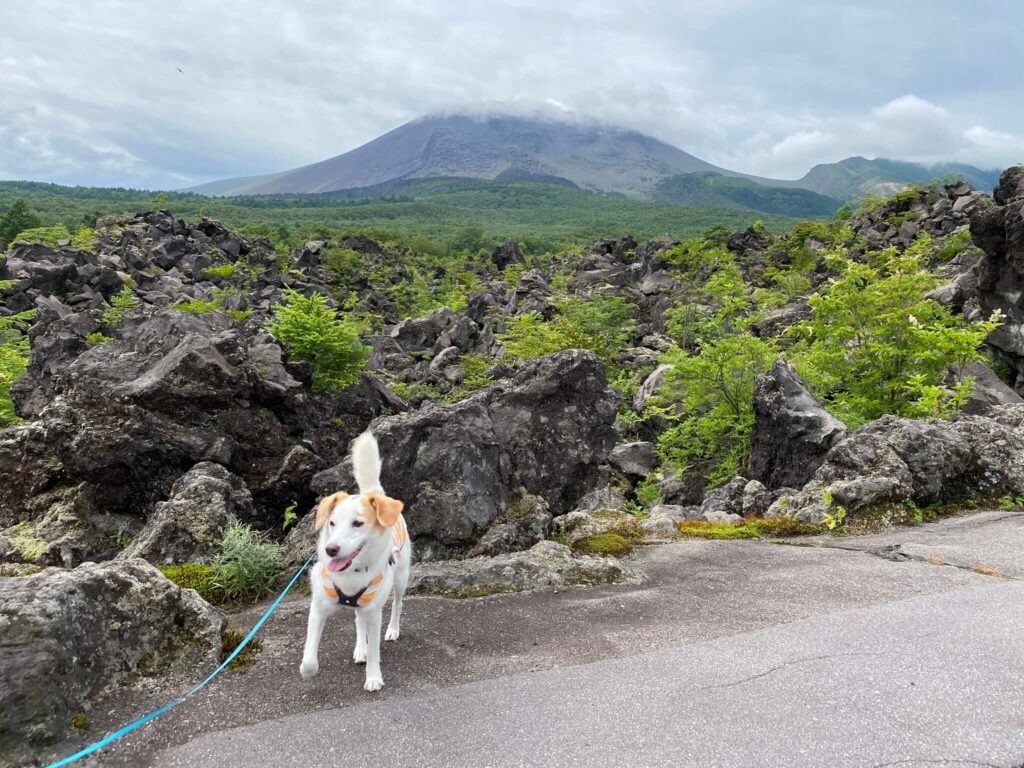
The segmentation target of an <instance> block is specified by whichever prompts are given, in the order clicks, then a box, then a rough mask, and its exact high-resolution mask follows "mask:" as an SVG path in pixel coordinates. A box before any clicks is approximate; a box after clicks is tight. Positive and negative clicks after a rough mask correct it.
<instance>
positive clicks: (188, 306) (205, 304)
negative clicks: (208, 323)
mask: <svg viewBox="0 0 1024 768" xmlns="http://www.w3.org/2000/svg"><path fill="white" fill-rule="evenodd" d="M171 309H176V310H178V311H179V312H188V313H190V314H193V315H205V314H206V313H207V312H216V311H217V310H218V309H220V299H213V300H212V301H206V300H204V299H189V300H188V301H183V302H181V303H180V304H171Z"/></svg>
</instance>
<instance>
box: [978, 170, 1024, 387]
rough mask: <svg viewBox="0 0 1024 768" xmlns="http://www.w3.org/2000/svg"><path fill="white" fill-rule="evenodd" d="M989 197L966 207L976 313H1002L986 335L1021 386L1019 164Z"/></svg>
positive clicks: (1023, 216)
mask: <svg viewBox="0 0 1024 768" xmlns="http://www.w3.org/2000/svg"><path fill="white" fill-rule="evenodd" d="M992 199H993V201H994V202H995V205H992V204H984V203H983V202H979V203H978V204H976V205H973V206H971V207H970V208H969V209H968V210H967V215H969V216H970V221H971V239H972V240H973V241H974V244H975V245H977V246H978V247H979V248H981V249H982V250H983V251H984V252H985V258H984V259H982V260H981V261H979V262H978V264H977V266H976V267H975V268H974V272H975V275H976V277H977V300H978V304H979V308H980V310H981V315H983V316H988V315H990V314H991V313H992V312H993V311H995V310H999V311H1000V312H1002V313H1003V317H1004V320H1003V325H1002V326H1001V327H999V328H998V329H996V330H995V331H994V332H993V333H991V334H989V337H988V339H987V341H988V344H989V345H990V347H992V348H994V349H995V350H996V351H997V353H998V354H999V357H1000V358H1002V359H1003V360H1004V361H1005V362H1006V363H1007V364H1008V365H1010V366H1011V367H1012V368H1013V369H1014V371H1015V372H1016V374H1017V380H1016V382H1015V383H1014V388H1015V389H1016V390H1017V391H1018V392H1024V166H1020V165H1018V166H1014V167H1013V168H1008V169H1007V170H1005V171H1003V174H1002V176H1001V177H1000V179H999V186H997V187H996V188H995V191H994V192H993V195H992Z"/></svg>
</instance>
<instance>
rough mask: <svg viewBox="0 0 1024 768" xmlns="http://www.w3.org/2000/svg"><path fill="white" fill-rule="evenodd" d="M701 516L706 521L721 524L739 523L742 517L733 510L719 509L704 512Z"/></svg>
mask: <svg viewBox="0 0 1024 768" xmlns="http://www.w3.org/2000/svg"><path fill="white" fill-rule="evenodd" d="M701 517H703V518H704V520H705V521H706V522H709V523H717V524H721V525H739V524H740V523H742V522H743V518H742V517H741V516H740V515H737V514H735V513H733V512H726V511H725V510H721V509H716V510H712V511H710V512H705V513H704V514H703V515H701Z"/></svg>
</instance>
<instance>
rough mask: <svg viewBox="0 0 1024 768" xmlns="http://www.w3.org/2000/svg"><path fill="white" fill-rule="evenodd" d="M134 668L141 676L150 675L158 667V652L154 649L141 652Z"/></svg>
mask: <svg viewBox="0 0 1024 768" xmlns="http://www.w3.org/2000/svg"><path fill="white" fill-rule="evenodd" d="M136 669H137V670H138V672H139V674H140V675H142V676H143V677H152V676H153V675H155V674H156V673H157V671H158V670H159V669H160V654H158V653H157V652H156V651H155V650H152V651H149V652H147V653H144V654H142V655H141V656H140V657H139V661H138V664H137V665H136Z"/></svg>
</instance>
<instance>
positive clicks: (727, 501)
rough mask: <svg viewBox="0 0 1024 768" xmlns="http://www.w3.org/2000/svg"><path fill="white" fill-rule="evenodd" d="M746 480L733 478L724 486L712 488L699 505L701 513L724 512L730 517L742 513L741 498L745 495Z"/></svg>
mask: <svg viewBox="0 0 1024 768" xmlns="http://www.w3.org/2000/svg"><path fill="white" fill-rule="evenodd" d="M746 488H747V480H746V478H743V477H734V478H733V479H732V480H730V481H729V482H727V483H726V484H725V485H720V486H719V487H717V488H712V489H711V490H710V491H708V492H707V494H706V495H705V496H704V501H703V502H702V503H701V511H702V512H705V513H707V512H724V513H726V514H730V515H739V514H740V513H741V512H742V511H743V498H744V496H745V494H746Z"/></svg>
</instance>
